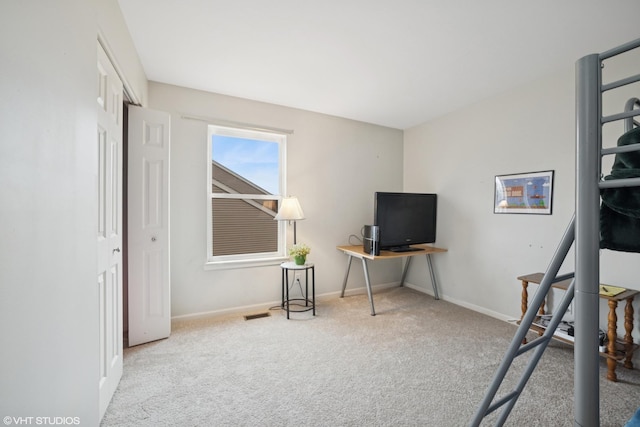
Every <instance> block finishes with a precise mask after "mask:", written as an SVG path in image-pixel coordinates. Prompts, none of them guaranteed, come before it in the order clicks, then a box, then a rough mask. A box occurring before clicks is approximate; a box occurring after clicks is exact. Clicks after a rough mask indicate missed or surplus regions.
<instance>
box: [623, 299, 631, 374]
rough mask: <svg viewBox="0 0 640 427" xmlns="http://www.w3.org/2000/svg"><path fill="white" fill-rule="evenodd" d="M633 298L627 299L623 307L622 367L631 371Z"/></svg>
mask: <svg viewBox="0 0 640 427" xmlns="http://www.w3.org/2000/svg"><path fill="white" fill-rule="evenodd" d="M632 304H633V297H631V298H628V299H627V305H626V306H625V307H624V331H625V335H624V346H625V349H624V350H625V358H624V367H625V368H629V369H633V362H632V361H631V356H632V354H633V352H632V349H633V337H632V336H631V333H632V332H633V305H632Z"/></svg>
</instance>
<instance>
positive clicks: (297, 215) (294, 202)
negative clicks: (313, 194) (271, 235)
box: [273, 197, 304, 221]
mask: <svg viewBox="0 0 640 427" xmlns="http://www.w3.org/2000/svg"><path fill="white" fill-rule="evenodd" d="M273 219H275V220H276V221H298V220H301V219H304V212H302V208H301V207H300V202H298V198H297V197H285V198H284V199H282V204H281V205H280V209H279V210H278V214H277V215H276V216H275V217H274V218H273Z"/></svg>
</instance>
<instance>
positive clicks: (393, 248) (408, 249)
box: [383, 245, 423, 252]
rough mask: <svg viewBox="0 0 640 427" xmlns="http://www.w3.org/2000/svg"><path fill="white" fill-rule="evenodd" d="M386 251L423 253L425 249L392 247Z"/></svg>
mask: <svg viewBox="0 0 640 427" xmlns="http://www.w3.org/2000/svg"><path fill="white" fill-rule="evenodd" d="M383 250H384V249H383ZM386 250H388V251H389V252H416V251H421V250H423V249H421V248H414V247H411V246H408V245H407V246H392V247H390V248H387V249H386Z"/></svg>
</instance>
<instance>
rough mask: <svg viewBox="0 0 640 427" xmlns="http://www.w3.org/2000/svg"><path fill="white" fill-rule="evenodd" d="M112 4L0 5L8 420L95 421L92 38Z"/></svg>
mask: <svg viewBox="0 0 640 427" xmlns="http://www.w3.org/2000/svg"><path fill="white" fill-rule="evenodd" d="M114 7H115V8H116V9H117V4H116V3H115V2H114V1H112V0H95V1H86V0H59V1H56V2H38V3H37V5H36V4H34V2H3V3H2V6H0V58H1V59H0V92H1V93H2V96H0V123H2V126H0V183H1V185H0V337H1V338H2V344H1V345H0V378H1V380H0V416H2V418H3V419H4V417H7V416H9V417H78V418H79V420H80V422H81V423H82V425H97V423H98V375H99V371H98V366H99V353H98V305H97V302H98V293H97V291H98V287H97V283H96V282H97V281H96V272H97V266H96V235H97V220H96V212H97V196H96V188H97V184H96V182H97V181H96V177H97V145H96V124H97V120H96V87H97V86H96V75H97V72H96V40H97V34H98V22H103V23H104V22H106V21H105V20H106V19H107V18H102V17H98V16H97V12H98V11H109V10H113V8H114ZM111 16H118V14H117V13H116V14H115V15H111ZM108 19H112V18H108ZM116 26H117V27H120V28H121V26H118V25H116ZM107 33H109V31H107ZM107 37H108V35H107ZM118 38H120V39H122V38H123V35H122V34H118ZM119 53H120V54H121V55H122V56H127V55H128V54H130V53H131V52H124V51H120V52H119ZM132 59H133V60H132ZM128 61H131V62H130V63H131V64H133V63H135V52H134V53H133V56H130V59H129V60H128ZM125 62H127V61H125ZM134 68H135V67H134ZM132 77H133V80H135V81H137V82H138V83H137V84H138V86H139V87H140V88H142V87H143V86H144V85H142V86H140V82H142V81H144V74H143V75H142V78H140V75H139V74H135V73H133V76H132ZM12 423H13V421H12ZM31 423H33V424H35V423H36V419H35V418H34V419H33V420H32V422H31Z"/></svg>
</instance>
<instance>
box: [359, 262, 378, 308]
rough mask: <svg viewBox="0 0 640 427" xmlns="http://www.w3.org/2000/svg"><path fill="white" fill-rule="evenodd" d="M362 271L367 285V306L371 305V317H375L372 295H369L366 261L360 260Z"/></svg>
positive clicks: (369, 285) (369, 287)
mask: <svg viewBox="0 0 640 427" xmlns="http://www.w3.org/2000/svg"><path fill="white" fill-rule="evenodd" d="M362 270H363V271H364V281H365V283H366V285H367V295H369V304H371V315H372V316H375V315H376V310H375V309H374V308H373V295H372V294H371V281H370V280H369V267H368V266H367V260H366V259H365V258H362Z"/></svg>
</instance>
